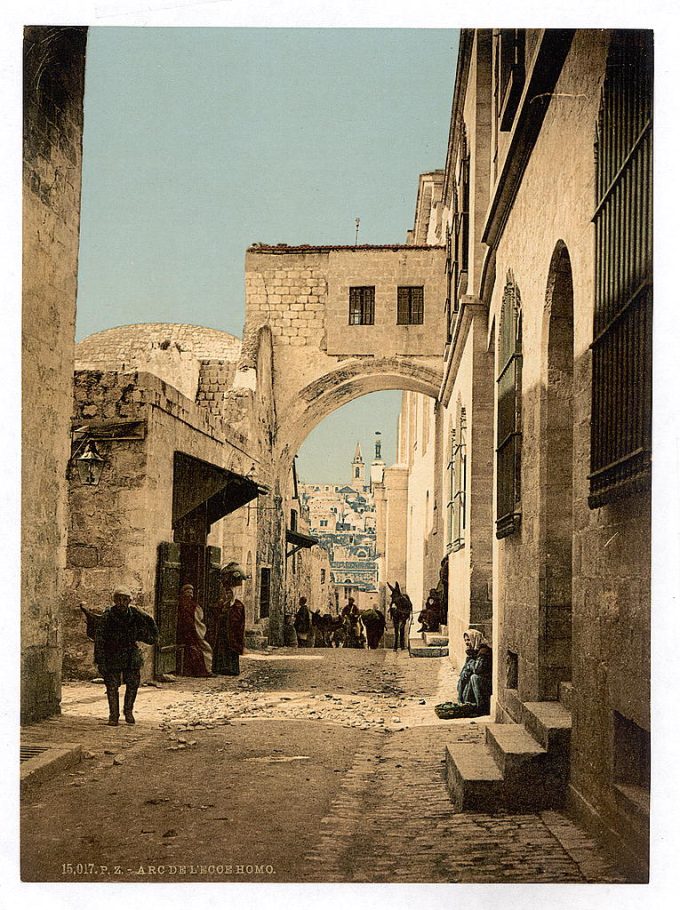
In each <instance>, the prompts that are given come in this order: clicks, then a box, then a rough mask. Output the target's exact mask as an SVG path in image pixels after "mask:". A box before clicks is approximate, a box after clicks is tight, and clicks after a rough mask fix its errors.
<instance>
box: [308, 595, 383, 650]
mask: <svg viewBox="0 0 680 910" xmlns="http://www.w3.org/2000/svg"><path fill="white" fill-rule="evenodd" d="M292 626H293V629H294V630H295V640H294V641H292V644H297V646H298V647H299V648H314V647H316V648H329V647H348V648H366V647H368V648H371V649H375V648H377V647H378V646H379V645H380V641H381V639H382V637H383V635H384V632H385V614H384V613H383V612H382V611H381V610H379V609H377V608H370V609H368V610H363V611H362V610H360V609H359V606H358V605H357V603H356V601H355V600H354V598H353V597H349V598H348V599H347V603H346V604H345V606H344V607H343V608H342V611H341V612H340V615H339V616H333V614H331V613H324V614H323V615H322V614H321V611H320V610H314V611H312V610H311V609H310V607H309V604H308V602H307V598H306V597H305V596H304V595H303V596H302V597H300V600H299V602H298V609H297V612H296V613H295V616H294V617H293V621H292Z"/></svg>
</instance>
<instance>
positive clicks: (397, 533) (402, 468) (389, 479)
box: [383, 464, 408, 603]
mask: <svg viewBox="0 0 680 910" xmlns="http://www.w3.org/2000/svg"><path fill="white" fill-rule="evenodd" d="M383 483H384V486H385V560H384V564H385V581H389V583H390V584H391V585H393V584H394V582H395V581H399V583H400V584H401V582H400V579H402V578H406V518H407V510H408V467H407V466H406V465H401V464H399V465H392V466H391V467H389V468H386V469H385V474H384V479H383ZM387 601H388V603H389V595H388V597H387Z"/></svg>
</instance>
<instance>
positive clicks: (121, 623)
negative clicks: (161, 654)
mask: <svg viewBox="0 0 680 910" xmlns="http://www.w3.org/2000/svg"><path fill="white" fill-rule="evenodd" d="M131 601H132V595H131V594H130V592H129V591H128V590H127V589H125V588H116V590H115V591H114V592H113V605H112V606H110V607H108V608H107V609H106V610H104V612H103V613H94V612H93V611H91V610H88V609H87V608H86V607H85V605H84V604H81V605H80V609H81V610H82V611H83V613H84V614H85V618H86V623H87V635H88V638H92V639H93V640H94V662H95V663H96V665H97V668H98V669H99V672H100V673H101V675H102V677H103V679H104V685H105V686H106V697H107V699H108V702H109V719H108V721H107V723H108V724H109V726H112V727H116V726H118V718H119V716H120V703H119V698H118V689H119V688H120V686H121V685H122V684H123V683H125V701H124V703H123V713H124V715H125V722H126V723H128V724H134V722H135V717H134V714H133V713H132V709H133V707H134V704H135V698H136V697H137V690H138V689H139V682H140V676H141V668H142V666H143V664H144V658H143V656H142V652H141V651H140V650H139V647H138V646H137V642H138V641H143V642H146V644H149V645H153V644H155V643H156V641H157V640H158V626H157V625H156V623H155V622H154V620H153V619H152V618H151V617H150V616H149V615H148V613H144V612H142V610H138V609H137V607H133V606H131V605H130V604H131Z"/></svg>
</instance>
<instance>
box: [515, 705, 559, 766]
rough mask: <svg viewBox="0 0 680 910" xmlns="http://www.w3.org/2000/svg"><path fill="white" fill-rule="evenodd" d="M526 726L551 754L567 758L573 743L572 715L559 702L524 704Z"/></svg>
mask: <svg viewBox="0 0 680 910" xmlns="http://www.w3.org/2000/svg"><path fill="white" fill-rule="evenodd" d="M523 714H524V726H525V727H526V729H527V730H528V731H529V733H531V735H532V736H533V737H534V738H535V739H536V740H537V741H538V742H539V743H540V744H541V745H542V746H543V748H544V749H547V751H548V752H550V753H555V754H556V755H557V754H560V755H561V756H566V755H568V753H569V744H570V741H571V714H570V713H569V711H567V709H566V708H565V707H564V705H562V704H560V702H558V701H530V702H525V703H524V711H523Z"/></svg>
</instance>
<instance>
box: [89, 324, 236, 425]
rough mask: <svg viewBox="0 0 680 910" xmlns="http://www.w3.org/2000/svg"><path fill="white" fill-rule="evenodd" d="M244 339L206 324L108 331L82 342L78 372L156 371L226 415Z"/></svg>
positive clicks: (210, 409)
mask: <svg viewBox="0 0 680 910" xmlns="http://www.w3.org/2000/svg"><path fill="white" fill-rule="evenodd" d="M240 356H241V341H240V339H238V338H236V337H235V336H233V335H229V334H228V333H227V332H221V331H219V330H218V329H210V328H206V327H205V326H197V325H187V324H184V323H182V324H177V323H163V322H152V323H143V324H138V325H123V326H117V327H116V328H112V329H106V330H105V331H103V332H97V333H95V334H94V335H89V336H88V337H87V338H84V339H83V340H82V341H81V342H79V344H78V345H77V346H76V369H78V370H121V371H124V372H126V371H130V370H137V371H139V372H143V373H152V374H153V375H154V376H158V378H159V379H162V380H163V381H164V382H166V383H168V385H171V386H172V387H173V388H175V389H177V390H178V391H179V392H181V393H182V395H184V396H185V397H186V398H189V399H191V400H192V401H196V402H197V403H198V404H200V405H203V406H204V407H205V408H207V409H208V410H209V411H210V412H211V413H212V414H214V415H215V416H216V417H224V416H225V400H226V399H227V398H228V396H229V390H230V389H231V386H232V382H233V379H234V373H235V371H236V364H237V362H238V360H239V358H240Z"/></svg>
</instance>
